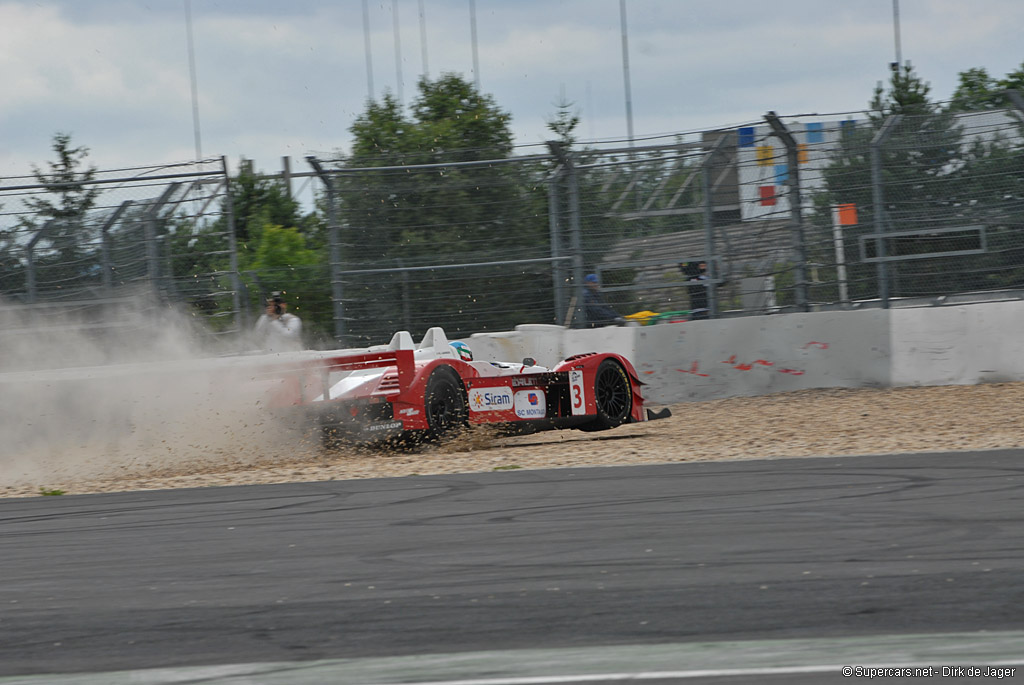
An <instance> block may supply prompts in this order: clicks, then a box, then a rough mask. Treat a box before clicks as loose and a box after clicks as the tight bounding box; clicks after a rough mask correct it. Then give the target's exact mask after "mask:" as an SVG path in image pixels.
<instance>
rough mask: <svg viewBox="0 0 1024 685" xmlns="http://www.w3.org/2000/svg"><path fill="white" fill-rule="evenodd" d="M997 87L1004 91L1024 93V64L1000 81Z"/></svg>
mask: <svg viewBox="0 0 1024 685" xmlns="http://www.w3.org/2000/svg"><path fill="white" fill-rule="evenodd" d="M996 85H998V86H999V87H1000V88H1002V89H1004V90H1016V91H1019V92H1021V93H1024V62H1021V64H1020V66H1019V67H1017V68H1016V69H1015V70H1013V71H1011V72H1010V73H1009V74H1007V75H1006V78H1002V79H1000V80H999V81H998V82H997V84H996Z"/></svg>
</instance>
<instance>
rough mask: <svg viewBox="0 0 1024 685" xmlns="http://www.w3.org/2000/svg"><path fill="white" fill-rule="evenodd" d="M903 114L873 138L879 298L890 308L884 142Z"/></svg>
mask: <svg viewBox="0 0 1024 685" xmlns="http://www.w3.org/2000/svg"><path fill="white" fill-rule="evenodd" d="M902 119H903V115H902V114H891V115H889V116H888V117H887V118H886V120H885V121H884V122H882V127H881V128H879V129H878V132H877V133H876V134H875V137H874V138H872V139H871V201H872V204H873V205H874V210H875V217H874V222H875V234H876V235H877V236H878V237H877V238H875V257H877V258H878V268H877V272H878V299H880V300H881V301H882V308H883V309H888V308H889V267H888V265H887V263H886V261H885V239H884V238H883V237H882V234H883V233H885V200H884V196H883V194H882V152H881V147H882V144H883V143H885V141H886V140H888V138H889V136H890V135H892V131H893V129H894V128H895V127H896V125H897V124H899V123H900V120H902Z"/></svg>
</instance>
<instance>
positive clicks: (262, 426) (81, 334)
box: [0, 298, 317, 496]
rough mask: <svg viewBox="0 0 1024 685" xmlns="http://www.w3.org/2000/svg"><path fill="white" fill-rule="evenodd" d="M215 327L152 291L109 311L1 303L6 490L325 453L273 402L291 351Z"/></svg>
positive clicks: (0, 407) (0, 433) (1, 466)
mask: <svg viewBox="0 0 1024 685" xmlns="http://www.w3.org/2000/svg"><path fill="white" fill-rule="evenodd" d="M204 331H205V329H204V328H203V327H201V326H198V325H196V323H195V322H194V320H193V319H192V318H191V317H190V316H188V315H187V314H186V313H184V312H181V311H178V310H175V309H171V308H168V307H166V305H164V306H160V305H155V304H153V303H151V302H147V301H146V300H145V298H131V299H129V300H123V301H121V302H119V303H117V304H116V305H115V306H114V307H113V311H106V312H103V313H102V315H98V314H97V312H96V311H95V309H91V310H89V311H69V310H68V308H56V307H54V308H50V309H47V308H39V307H33V308H31V309H29V308H26V307H24V306H21V305H14V304H10V303H4V302H2V301H0V352H2V354H0V496H3V493H4V491H5V489H11V488H15V487H21V488H24V487H25V486H26V485H28V486H32V487H33V488H39V489H41V490H42V489H57V488H60V487H61V486H64V485H67V484H73V483H75V482H76V481H78V480H95V479H116V478H118V477H122V476H123V477H126V478H128V477H144V476H150V475H166V474H173V475H184V474H188V473H193V472H196V471H203V470H210V469H217V468H218V467H219V466H221V465H224V466H227V465H230V466H231V467H232V468H238V467H239V466H244V465H245V464H256V463H261V462H262V463H265V462H268V461H270V462H273V461H274V460H280V459H291V458H295V457H296V456H300V455H301V453H309V452H310V451H314V450H316V449H317V446H316V445H315V444H314V443H313V441H312V440H311V439H310V436H309V434H308V432H304V431H303V430H301V428H300V427H299V426H298V425H294V424H290V423H285V422H282V421H279V420H277V419H276V418H275V417H274V415H273V413H272V411H271V408H270V407H269V406H268V397H269V395H270V394H271V393H273V392H274V391H275V389H277V388H279V387H280V385H281V383H282V382H283V381H282V379H281V376H280V375H279V374H278V375H277V376H275V374H274V372H273V369H274V368H275V365H280V364H281V363H283V361H284V360H283V359H282V357H283V355H263V354H258V353H253V352H251V349H246V348H247V347H249V348H251V346H247V345H246V344H245V343H244V342H242V343H239V342H238V338H237V336H234V337H233V342H230V343H224V342H216V341H215V340H213V336H210V335H209V333H208V332H204ZM226 337H227V336H226ZM296 354H301V353H296ZM293 356H294V355H293Z"/></svg>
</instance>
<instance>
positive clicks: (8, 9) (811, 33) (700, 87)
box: [0, 0, 1024, 186]
mask: <svg viewBox="0 0 1024 685" xmlns="http://www.w3.org/2000/svg"><path fill="white" fill-rule="evenodd" d="M897 1H898V15H899V44H900V52H901V57H902V59H903V60H904V61H908V60H909V61H910V62H911V63H912V64H913V65H914V67H915V69H916V71H917V73H918V75H919V76H921V77H922V78H923V79H924V80H925V81H927V82H928V83H929V84H930V85H931V95H932V98H933V99H935V100H946V99H948V98H949V97H950V96H951V95H952V93H953V91H954V90H955V88H956V84H957V75H958V73H959V72H961V71H964V70H966V69H969V68H973V67H984V68H985V69H987V70H988V72H989V73H990V74H991V75H993V76H995V77H1003V76H1005V75H1006V74H1007V73H1009V72H1011V71H1013V70H1015V69H1017V68H1018V67H1020V65H1021V64H1022V63H1024V41H1022V40H1021V35H1022V30H1024V2H1021V0H973V1H972V2H964V1H963V0H897ZM366 6H367V8H368V12H367V14H366V18H367V19H368V21H369V28H370V51H369V52H370V64H371V65H372V80H373V87H374V93H373V95H374V96H375V97H380V95H381V94H382V92H383V91H384V90H385V89H387V90H389V91H390V92H392V93H393V94H395V95H397V96H400V98H401V100H402V101H403V102H404V103H406V104H408V103H409V102H410V101H411V100H412V99H413V98H414V97H415V95H416V81H417V80H418V79H419V78H420V76H421V75H423V74H424V73H427V74H428V75H429V76H430V77H433V78H436V77H437V76H439V75H440V74H441V73H442V72H457V73H460V74H462V75H463V76H464V77H465V78H467V79H469V80H477V79H478V80H479V84H480V87H481V90H482V91H483V92H485V93H487V94H489V95H491V96H492V97H493V98H494V99H495V101H496V103H497V105H498V106H499V107H500V108H501V109H503V110H505V111H507V112H509V113H510V114H511V127H512V130H513V133H514V135H515V142H516V144H517V145H522V146H524V147H523V148H521V149H520V150H519V151H520V152H522V153H524V154H525V153H530V152H538V151H540V148H538V147H530V146H536V145H539V144H541V143H542V142H543V141H544V140H546V139H548V138H551V137H552V134H551V133H550V131H549V130H548V129H547V126H546V124H547V122H548V121H550V120H551V119H552V118H553V117H554V116H555V114H556V113H557V111H558V104H559V103H560V102H569V103H572V108H573V109H574V110H575V111H576V112H577V113H578V115H579V116H580V119H581V121H580V124H579V127H578V129H577V132H578V135H579V137H580V138H581V139H583V140H586V141H598V140H600V141H612V140H618V141H623V143H622V144H623V145H625V144H626V141H627V139H628V138H627V137H628V128H629V127H628V121H627V115H626V110H627V108H626V102H627V98H626V93H625V86H624V61H623V40H622V38H623V26H622V23H621V15H620V0H475V2H474V1H473V0H368V2H367V3H366ZM363 7H364V3H363V2H362V0H288V1H287V2H286V1H285V0H31V1H30V0H0V186H2V185H12V184H15V183H16V182H15V181H14V180H13V179H14V178H15V177H24V176H28V175H30V174H31V171H32V166H33V165H36V166H45V164H46V162H48V161H50V160H52V159H53V157H54V155H53V153H52V150H51V144H52V141H53V137H54V135H55V134H56V133H58V132H61V133H68V134H70V135H71V136H72V142H73V144H75V145H84V146H86V147H88V148H89V151H90V154H89V162H90V163H91V164H92V165H94V166H96V167H97V168H99V169H101V170H103V169H114V168H122V167H126V166H145V165H157V164H165V163H172V162H183V161H188V160H193V159H195V158H196V155H197V145H196V133H197V130H198V134H199V148H200V150H199V152H201V154H202V156H203V157H218V158H219V157H221V156H224V157H225V158H226V159H227V160H228V162H229V166H231V167H232V168H236V167H237V163H238V161H239V160H240V159H242V158H245V159H252V160H254V163H255V166H256V168H257V169H258V170H260V171H265V172H267V173H276V172H278V171H280V170H281V168H282V162H281V158H282V157H284V156H289V157H291V158H292V169H293V170H294V171H309V168H308V165H307V164H306V162H305V161H304V158H305V156H306V155H309V154H315V155H318V156H321V157H330V156H334V155H336V154H337V153H338V152H345V151H347V150H348V146H349V142H350V133H349V129H350V127H351V125H352V123H353V122H354V121H355V119H356V118H357V117H358V116H359V115H360V114H361V113H362V112H363V111H364V110H365V106H366V101H367V98H368V96H369V94H370V93H369V83H368V81H369V79H368V77H367V48H366V42H365V40H364V26H363V21H364V12H363ZM421 7H422V8H423V15H422V16H423V20H422V22H421V14H420V8H421ZM186 8H189V9H188V10H186ZM396 8H397V15H398V40H397V42H396V40H395V10H396ZM471 8H475V12H473V13H474V14H475V17H476V35H477V40H476V46H477V60H476V61H477V63H478V65H479V69H478V72H479V73H476V72H475V70H474V54H473V40H472V28H471V26H472V22H471V19H470V17H471ZM625 11H626V22H627V23H626V27H627V28H626V36H627V38H628V64H629V79H630V90H631V98H630V104H631V109H632V127H633V132H634V138H635V139H637V140H642V139H645V138H651V137H654V136H658V135H665V134H671V133H679V132H694V131H699V130H704V129H715V128H723V127H730V126H735V125H740V124H744V123H751V122H755V123H756V122H761V121H762V119H763V116H764V114H765V113H766V112H768V111H770V110H771V111H776V112H778V113H779V114H780V115H783V116H786V115H798V114H807V113H818V114H827V113H847V112H856V111H860V110H863V109H864V108H865V107H866V106H867V103H868V102H869V100H870V99H871V96H872V93H873V89H874V87H875V85H876V83H877V82H879V81H883V80H887V79H888V77H889V64H890V63H891V62H893V61H895V59H896V42H897V41H896V35H897V32H896V30H895V29H896V22H895V16H894V14H895V13H894V1H893V0H857V1H856V2H851V1H849V0H843V1H840V0H774V2H769V3H766V2H759V1H754V0H718V1H715V2H709V1H707V0H625ZM187 13H190V14H191V20H192V21H191V25H192V38H193V45H194V51H193V55H194V59H195V67H196V69H195V85H196V90H197V94H198V98H197V100H196V101H195V102H193V98H192V87H191V86H192V79H191V77H190V69H189V49H188V35H189V33H188V30H187V26H188V23H187V21H186V16H187ZM422 29H425V35H426V41H423V40H422V39H421V35H422V31H421V30H422ZM399 55H400V59H398V56H399ZM424 56H425V57H426V60H425V61H426V64H424ZM195 112H198V122H199V123H198V129H197V127H196V124H195V118H194V113H195ZM841 118H845V116H844V117H841Z"/></svg>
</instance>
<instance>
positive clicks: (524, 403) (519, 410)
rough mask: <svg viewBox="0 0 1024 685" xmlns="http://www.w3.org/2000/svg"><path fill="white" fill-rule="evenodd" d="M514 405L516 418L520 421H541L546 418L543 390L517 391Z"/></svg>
mask: <svg viewBox="0 0 1024 685" xmlns="http://www.w3.org/2000/svg"><path fill="white" fill-rule="evenodd" d="M514 404H515V409H516V416H518V417H519V418H521V419H542V418H544V417H545V416H547V403H546V402H545V401H544V391H543V390H517V391H516V396H515V402H514Z"/></svg>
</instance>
